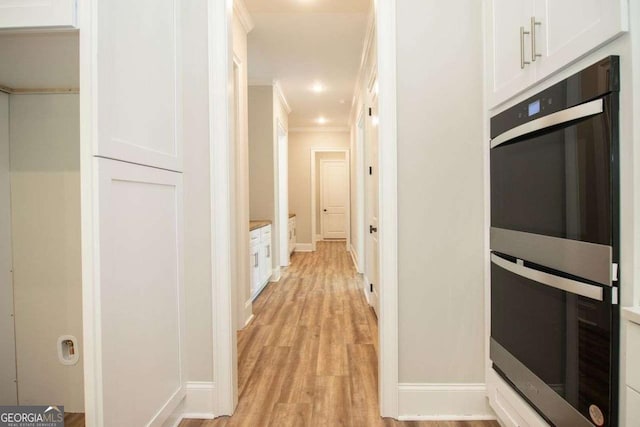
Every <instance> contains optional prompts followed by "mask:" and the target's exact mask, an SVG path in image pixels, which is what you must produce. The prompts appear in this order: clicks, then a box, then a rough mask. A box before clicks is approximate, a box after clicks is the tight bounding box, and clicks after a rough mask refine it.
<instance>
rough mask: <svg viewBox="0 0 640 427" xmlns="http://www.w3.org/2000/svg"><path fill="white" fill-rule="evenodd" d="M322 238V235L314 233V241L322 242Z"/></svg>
mask: <svg viewBox="0 0 640 427" xmlns="http://www.w3.org/2000/svg"><path fill="white" fill-rule="evenodd" d="M323 240H324V237H323V236H322V234H316V242H322V241H323Z"/></svg>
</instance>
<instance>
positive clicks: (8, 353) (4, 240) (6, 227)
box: [0, 92, 18, 405]
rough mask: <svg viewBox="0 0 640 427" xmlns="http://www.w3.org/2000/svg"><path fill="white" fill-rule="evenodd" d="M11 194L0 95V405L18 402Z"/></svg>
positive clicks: (4, 100) (5, 105) (5, 112)
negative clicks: (12, 270) (12, 271)
mask: <svg viewBox="0 0 640 427" xmlns="http://www.w3.org/2000/svg"><path fill="white" fill-rule="evenodd" d="M10 191H11V190H10V169H9V95H7V94H5V93H1V92H0V343H1V345H0V405H17V402H18V390H17V388H16V337H15V332H14V331H15V329H14V327H15V325H14V315H13V277H12V273H11V269H12V262H11V204H10V201H11V192H10Z"/></svg>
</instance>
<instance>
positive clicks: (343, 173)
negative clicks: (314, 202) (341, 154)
mask: <svg viewBox="0 0 640 427" xmlns="http://www.w3.org/2000/svg"><path fill="white" fill-rule="evenodd" d="M320 168H321V169H320V188H321V190H320V191H321V209H322V237H323V238H324V239H346V238H347V203H349V175H348V171H347V162H346V161H344V160H323V161H321V163H320Z"/></svg>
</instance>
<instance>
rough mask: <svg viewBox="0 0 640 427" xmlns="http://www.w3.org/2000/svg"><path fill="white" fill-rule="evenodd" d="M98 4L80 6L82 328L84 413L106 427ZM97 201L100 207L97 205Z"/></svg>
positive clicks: (90, 422) (88, 420) (92, 0)
mask: <svg viewBox="0 0 640 427" xmlns="http://www.w3.org/2000/svg"><path fill="white" fill-rule="evenodd" d="M96 3H97V0H90V1H84V2H81V4H79V5H78V23H79V27H80V28H82V29H81V30H80V35H79V40H80V64H79V65H80V96H79V98H80V116H81V118H82V120H80V193H81V197H80V201H81V209H80V210H81V236H82V238H81V247H82V248H81V249H82V323H83V343H82V347H83V350H84V355H83V363H84V408H85V422H86V424H87V425H88V426H95V427H101V426H102V425H103V419H104V400H103V386H102V385H103V378H102V342H101V335H100V331H101V330H102V326H101V323H100V319H101V312H100V287H99V286H100V262H99V257H98V256H97V255H98V254H99V249H98V248H99V245H100V242H99V241H98V237H99V222H98V221H97V219H98V212H97V209H98V206H97V204H98V203H97V196H98V195H97V194H95V193H94V191H93V189H94V188H95V187H96V186H97V181H98V177H97V171H94V161H93V147H94V144H95V142H96V141H97V138H98V126H97V123H98V109H97V97H96V96H95V95H96V94H97V90H98V89H97V86H98V80H97V77H98V76H97V70H98V58H97V40H98V39H97V34H96V30H97V19H98V18H97V13H98V7H97V4H96ZM94 199H95V202H94Z"/></svg>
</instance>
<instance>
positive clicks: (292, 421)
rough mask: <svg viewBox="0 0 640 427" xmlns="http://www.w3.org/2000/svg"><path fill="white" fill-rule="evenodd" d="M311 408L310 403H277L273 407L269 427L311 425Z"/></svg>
mask: <svg viewBox="0 0 640 427" xmlns="http://www.w3.org/2000/svg"><path fill="white" fill-rule="evenodd" d="M312 409H313V408H312V406H311V404H310V403H279V404H277V405H276V406H275V408H274V410H273V414H272V415H271V419H270V420H269V426H271V427H305V426H309V425H311V414H312Z"/></svg>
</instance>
